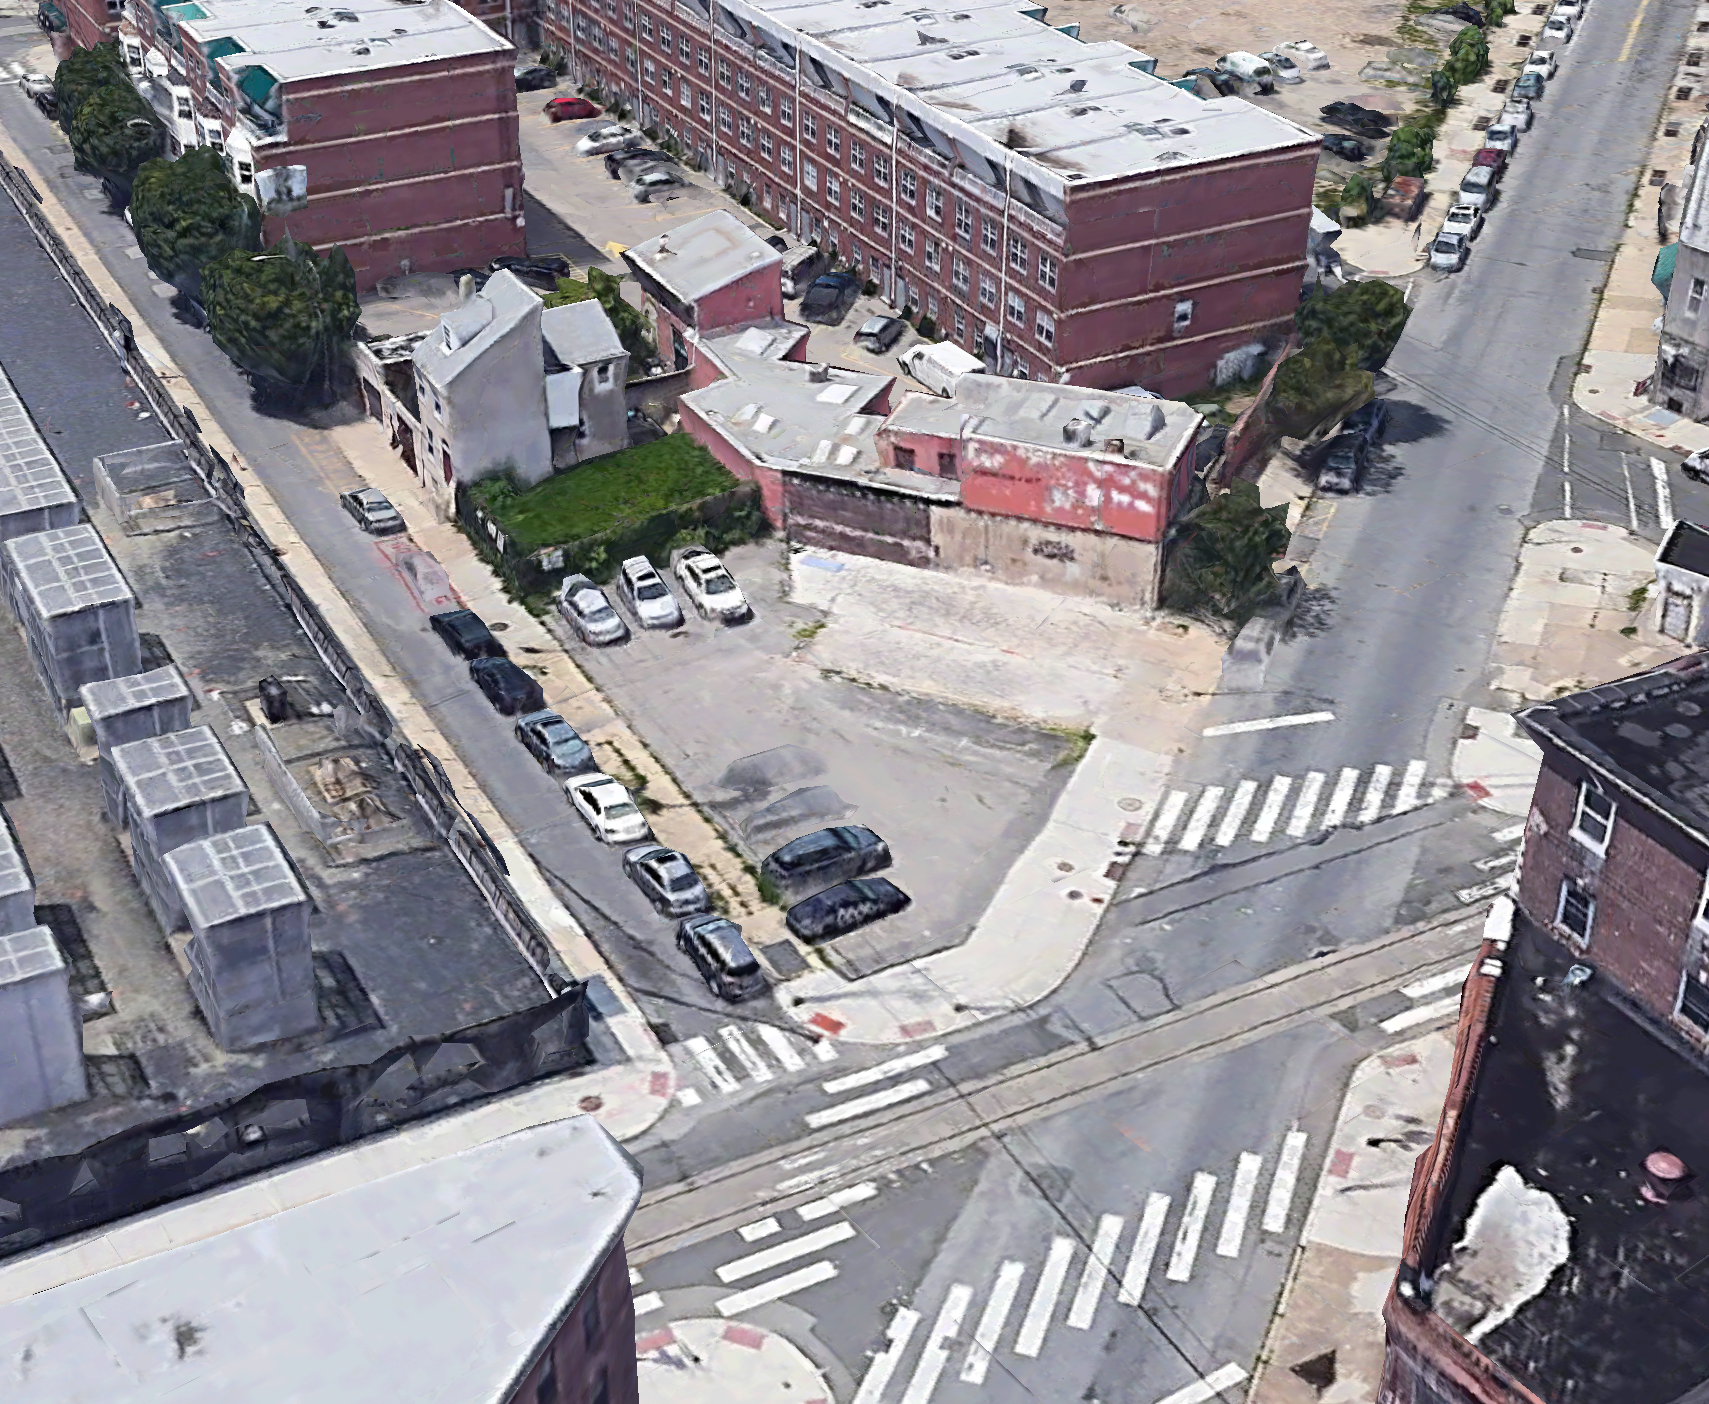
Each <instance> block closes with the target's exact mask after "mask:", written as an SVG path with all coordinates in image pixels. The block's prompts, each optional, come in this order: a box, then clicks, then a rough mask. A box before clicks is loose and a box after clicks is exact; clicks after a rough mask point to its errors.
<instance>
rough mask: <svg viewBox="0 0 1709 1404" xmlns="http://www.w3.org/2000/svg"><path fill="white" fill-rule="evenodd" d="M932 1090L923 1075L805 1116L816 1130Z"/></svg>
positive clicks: (920, 1095)
mask: <svg viewBox="0 0 1709 1404" xmlns="http://www.w3.org/2000/svg"><path fill="white" fill-rule="evenodd" d="M931 1090H932V1084H931V1083H929V1082H927V1081H926V1080H925V1079H924V1078H923V1077H917V1078H915V1079H914V1080H913V1081H912V1082H904V1083H903V1084H902V1085H901V1086H899V1087H886V1088H885V1089H884V1091H882V1092H874V1093H873V1094H872V1095H871V1096H870V1097H856V1098H855V1099H854V1101H852V1102H844V1103H842V1104H841V1105H840V1106H835V1107H827V1108H825V1110H824V1111H816V1112H808V1113H807V1116H806V1118H805V1120H806V1122H807V1125H808V1127H809V1128H810V1129H812V1130H814V1131H817V1130H818V1129H819V1128H820V1127H821V1126H835V1125H836V1124H837V1123H838V1122H839V1121H852V1120H853V1119H854V1118H855V1117H857V1116H865V1115H866V1114H867V1113H868V1112H875V1111H882V1110H884V1108H885V1107H893V1106H895V1105H896V1104H897V1103H898V1102H906V1101H907V1100H908V1099H909V1098H910V1097H923V1096H925V1094H926V1093H928V1092H930V1091H931Z"/></svg>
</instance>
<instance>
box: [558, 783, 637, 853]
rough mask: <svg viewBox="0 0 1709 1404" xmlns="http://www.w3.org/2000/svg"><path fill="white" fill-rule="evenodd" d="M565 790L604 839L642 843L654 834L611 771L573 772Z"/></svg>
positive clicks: (589, 825)
mask: <svg viewBox="0 0 1709 1404" xmlns="http://www.w3.org/2000/svg"><path fill="white" fill-rule="evenodd" d="M564 793H565V794H566V795H568V796H569V798H570V806H571V808H573V809H574V810H575V811H576V813H577V814H579V815H581V817H582V818H583V819H584V820H586V821H587V826H588V828H590V829H592V830H593V836H594V837H595V838H596V839H598V840H599V841H600V842H601V843H640V842H641V841H642V840H644V839H647V838H650V837H651V836H652V831H651V830H650V829H649V828H648V827H647V816H646V815H644V814H643V813H641V807H640V806H639V805H637V804H636V803H635V801H634V799H633V798H631V797H630V794H629V791H627V790H626V789H624V788H623V786H621V785H619V784H618V783H617V781H615V780H613V779H612V778H611V777H610V776H609V775H604V774H600V773H597V772H596V773H595V774H592V775H572V776H571V777H570V778H569V779H568V780H566V781H564Z"/></svg>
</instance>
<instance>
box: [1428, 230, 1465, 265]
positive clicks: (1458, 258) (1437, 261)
mask: <svg viewBox="0 0 1709 1404" xmlns="http://www.w3.org/2000/svg"><path fill="white" fill-rule="evenodd" d="M1470 251H1471V245H1470V244H1468V243H1467V242H1466V236H1465V235H1464V234H1438V235H1437V236H1436V238H1435V239H1434V240H1432V241H1431V244H1430V266H1431V267H1432V268H1434V269H1437V270H1438V271H1440V272H1443V273H1457V272H1459V271H1460V269H1462V268H1464V267H1465V266H1466V255H1467V253H1469V252H1470Z"/></svg>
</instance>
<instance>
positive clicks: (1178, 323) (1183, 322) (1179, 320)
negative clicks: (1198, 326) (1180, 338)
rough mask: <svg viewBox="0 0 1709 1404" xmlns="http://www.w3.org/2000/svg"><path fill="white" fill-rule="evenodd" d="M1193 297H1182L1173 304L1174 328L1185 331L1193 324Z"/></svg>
mask: <svg viewBox="0 0 1709 1404" xmlns="http://www.w3.org/2000/svg"><path fill="white" fill-rule="evenodd" d="M1193 307H1194V303H1193V299H1192V298H1190V297H1184V298H1182V299H1181V300H1180V301H1179V302H1177V303H1176V304H1175V330H1176V331H1178V332H1180V331H1186V330H1187V328H1188V327H1190V326H1192V325H1193Z"/></svg>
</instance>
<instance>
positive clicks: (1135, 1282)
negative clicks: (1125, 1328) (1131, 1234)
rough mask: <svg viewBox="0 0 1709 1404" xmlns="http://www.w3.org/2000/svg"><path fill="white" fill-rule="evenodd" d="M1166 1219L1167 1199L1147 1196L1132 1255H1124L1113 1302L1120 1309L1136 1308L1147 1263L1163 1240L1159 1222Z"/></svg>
mask: <svg viewBox="0 0 1709 1404" xmlns="http://www.w3.org/2000/svg"><path fill="white" fill-rule="evenodd" d="M1168 1217H1169V1196H1168V1195H1166V1194H1151V1195H1149V1196H1147V1198H1146V1201H1145V1213H1144V1215H1143V1216H1142V1217H1141V1218H1140V1221H1139V1233H1138V1234H1137V1235H1136V1236H1135V1238H1134V1240H1133V1252H1131V1253H1129V1254H1128V1259H1127V1271H1126V1272H1124V1273H1123V1274H1122V1285H1121V1290H1120V1291H1119V1292H1117V1293H1116V1301H1117V1302H1119V1303H1120V1304H1121V1305H1122V1306H1138V1305H1139V1299H1140V1298H1141V1297H1143V1296H1144V1295H1145V1285H1146V1283H1147V1282H1148V1281H1149V1280H1150V1278H1151V1264H1152V1262H1153V1261H1154V1260H1155V1259H1156V1257H1157V1245H1158V1244H1159V1243H1160V1242H1161V1241H1162V1239H1163V1221H1164V1220H1165V1219H1167V1218H1168Z"/></svg>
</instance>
